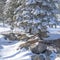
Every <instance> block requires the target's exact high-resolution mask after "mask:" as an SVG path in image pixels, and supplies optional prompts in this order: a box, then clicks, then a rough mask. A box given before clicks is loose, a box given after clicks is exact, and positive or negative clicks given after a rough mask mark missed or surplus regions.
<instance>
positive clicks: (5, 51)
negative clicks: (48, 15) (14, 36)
mask: <svg viewBox="0 0 60 60" xmlns="http://www.w3.org/2000/svg"><path fill="white" fill-rule="evenodd" d="M8 30H10V29H9V28H7V27H0V32H2V31H8ZM48 30H49V31H50V35H51V36H50V37H49V38H48V39H50V38H51V39H57V38H60V27H58V28H56V29H55V28H54V29H52V28H48ZM21 43H22V42H19V41H9V40H5V39H4V38H3V36H2V35H0V60H31V56H32V55H33V54H32V52H31V51H30V50H25V49H24V48H23V49H21V50H17V47H18V46H19V45H20V44H21ZM51 56H53V58H52V57H51V60H60V57H57V58H55V57H56V53H54V52H53V53H52V54H51Z"/></svg>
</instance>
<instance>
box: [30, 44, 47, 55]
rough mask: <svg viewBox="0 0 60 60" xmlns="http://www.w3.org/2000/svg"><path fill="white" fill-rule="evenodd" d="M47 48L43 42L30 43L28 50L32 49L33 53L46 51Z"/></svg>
mask: <svg viewBox="0 0 60 60" xmlns="http://www.w3.org/2000/svg"><path fill="white" fill-rule="evenodd" d="M46 49H47V46H46V45H45V44H42V43H38V44H37V43H35V44H32V45H31V46H30V50H31V51H32V53H34V54H40V53H43V52H44V51H46Z"/></svg>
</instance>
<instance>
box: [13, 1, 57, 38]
mask: <svg viewBox="0 0 60 60" xmlns="http://www.w3.org/2000/svg"><path fill="white" fill-rule="evenodd" d="M19 2H20V6H18V7H17V8H16V10H15V11H14V14H15V16H16V19H17V20H18V22H20V24H19V27H20V28H23V30H25V32H28V33H30V34H38V36H39V37H40V38H41V39H43V37H47V25H49V24H50V23H51V24H54V23H55V24H56V21H57V18H56V16H55V14H56V13H57V11H58V10H57V7H56V5H55V3H56V2H58V1H56V0H21V1H19Z"/></svg>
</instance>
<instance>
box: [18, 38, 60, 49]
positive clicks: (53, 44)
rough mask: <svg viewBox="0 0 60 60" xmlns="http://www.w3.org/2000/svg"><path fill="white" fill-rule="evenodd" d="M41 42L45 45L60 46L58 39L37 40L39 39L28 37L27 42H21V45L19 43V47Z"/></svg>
mask: <svg viewBox="0 0 60 60" xmlns="http://www.w3.org/2000/svg"><path fill="white" fill-rule="evenodd" d="M37 42H38V43H42V44H45V45H47V46H52V47H57V48H60V39H57V40H49V41H48V40H39V39H32V40H31V39H29V40H28V41H27V42H25V43H22V44H21V45H19V47H18V48H17V49H19V48H23V47H29V46H31V45H32V44H35V43H37Z"/></svg>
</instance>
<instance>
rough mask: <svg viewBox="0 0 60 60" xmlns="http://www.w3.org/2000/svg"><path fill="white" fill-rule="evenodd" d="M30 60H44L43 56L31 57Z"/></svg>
mask: <svg viewBox="0 0 60 60" xmlns="http://www.w3.org/2000/svg"><path fill="white" fill-rule="evenodd" d="M31 60H45V59H44V56H43V55H37V54H36V55H33V56H32V57H31Z"/></svg>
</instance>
